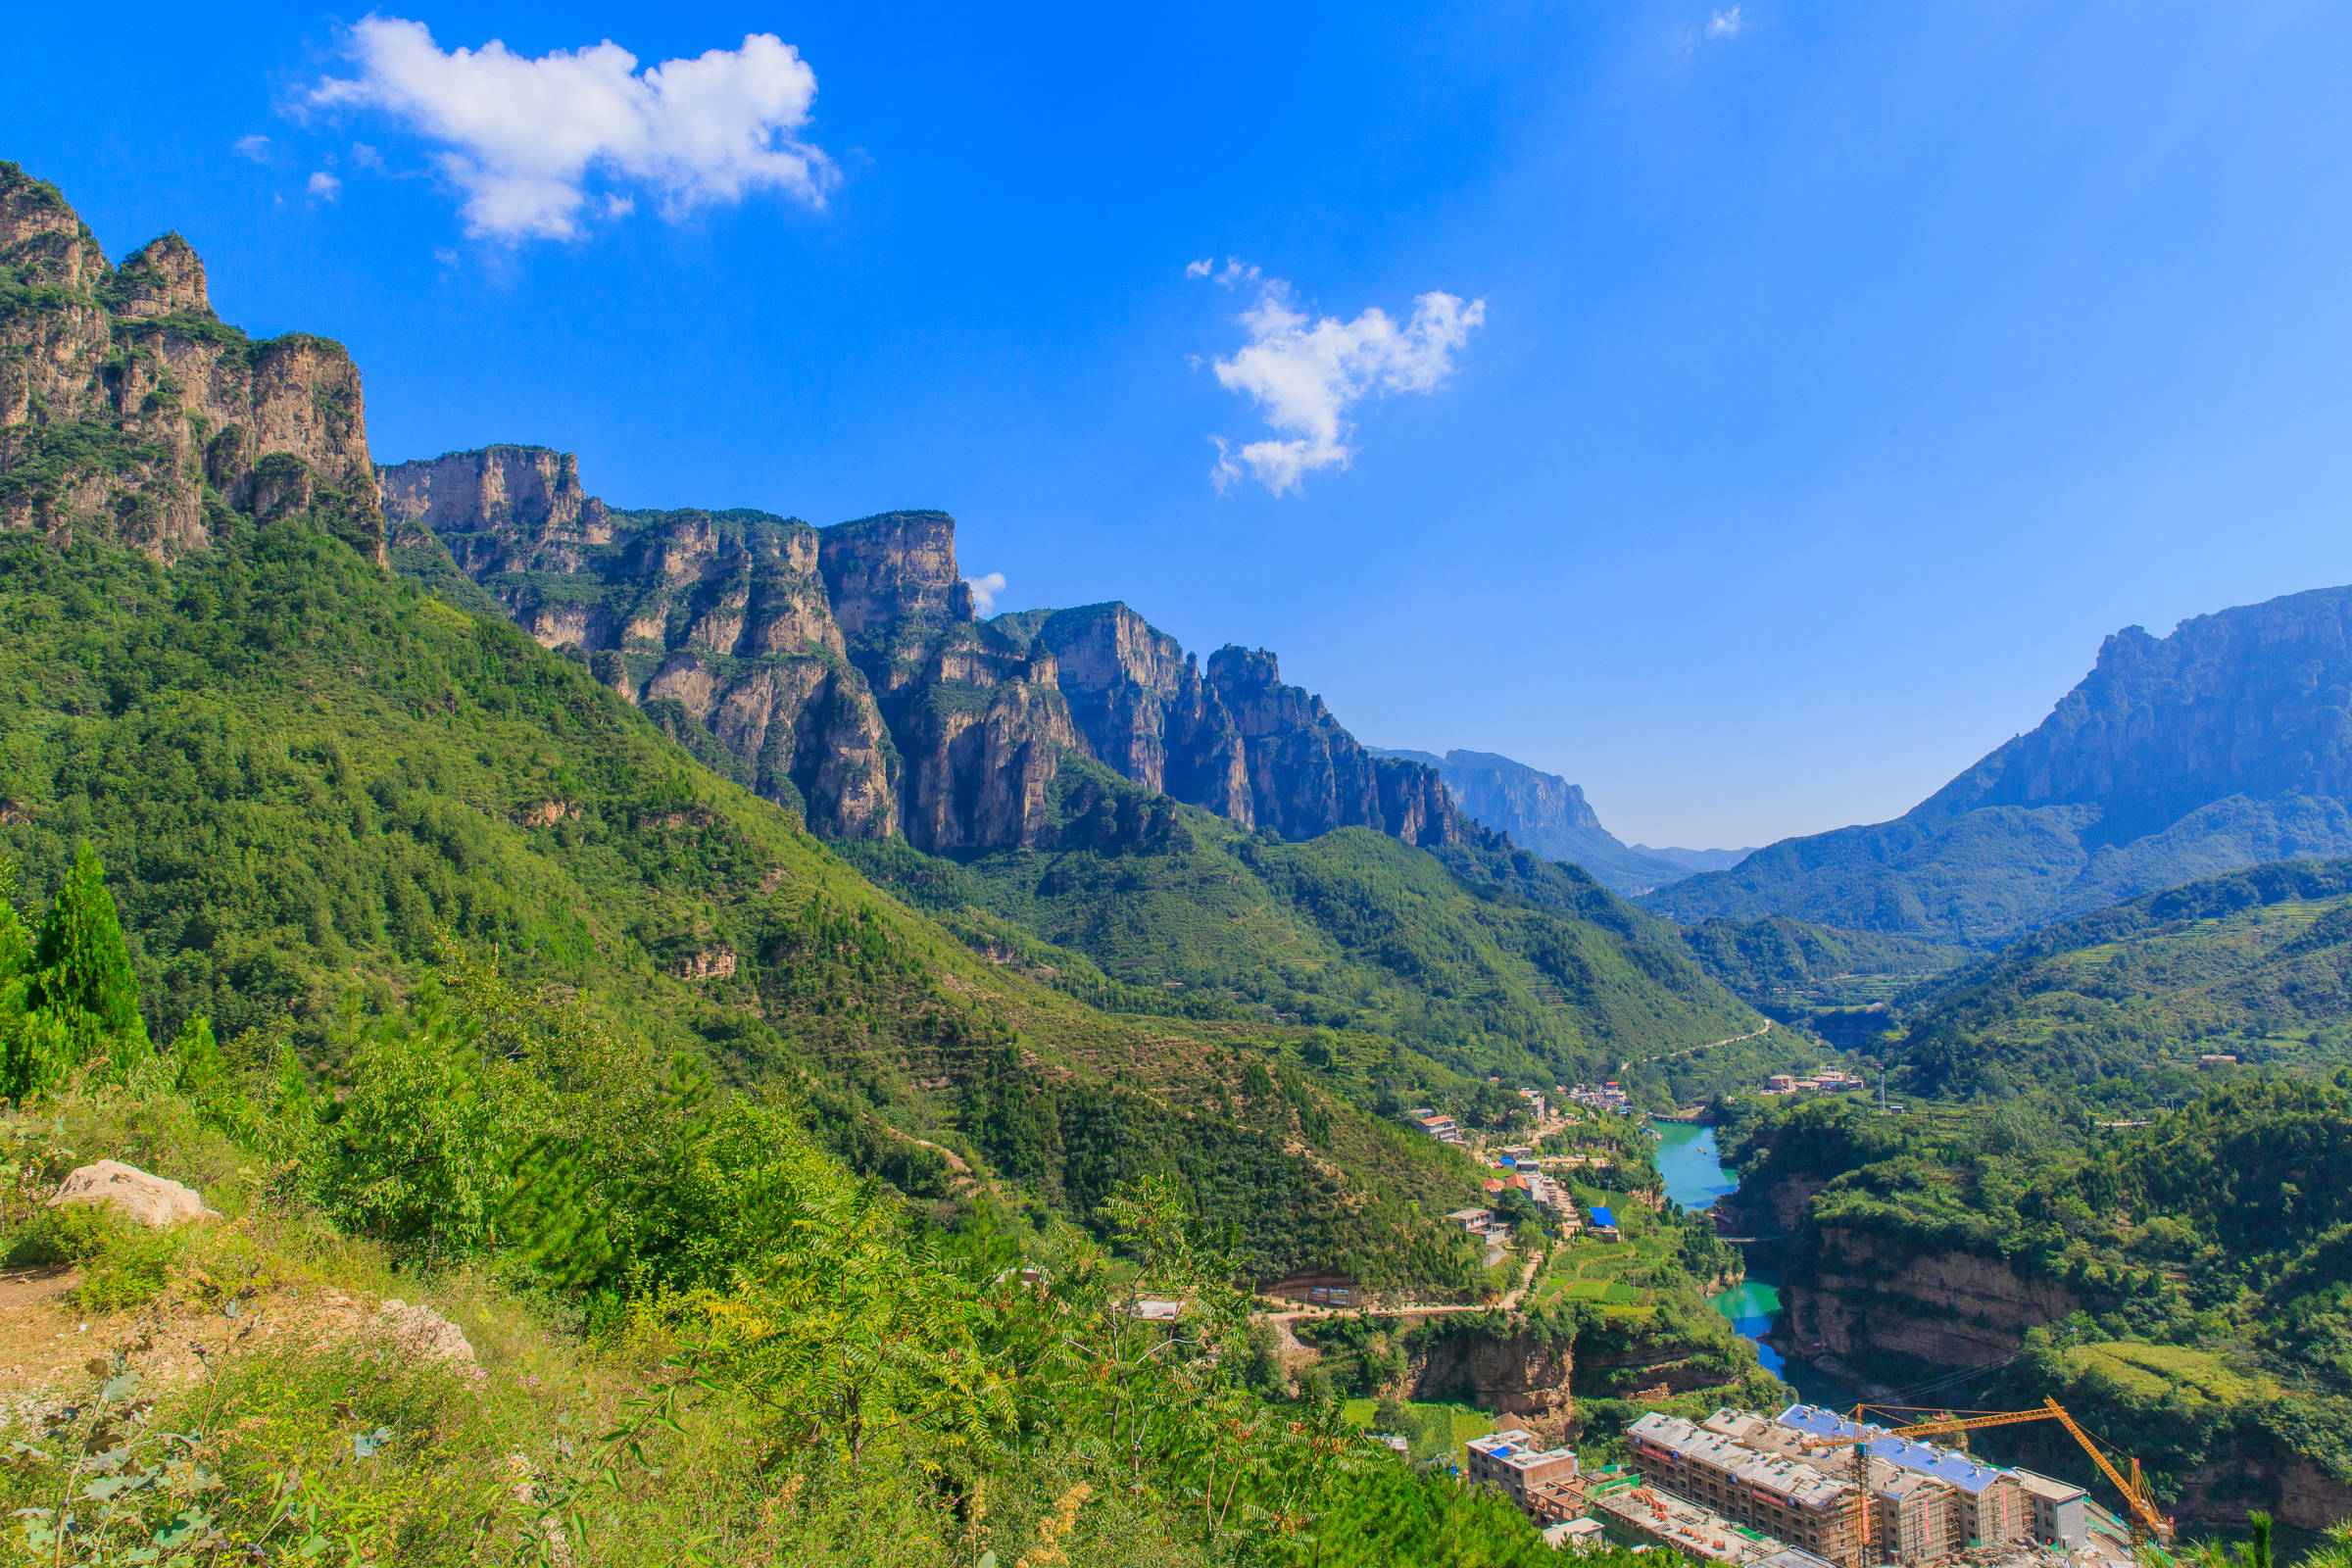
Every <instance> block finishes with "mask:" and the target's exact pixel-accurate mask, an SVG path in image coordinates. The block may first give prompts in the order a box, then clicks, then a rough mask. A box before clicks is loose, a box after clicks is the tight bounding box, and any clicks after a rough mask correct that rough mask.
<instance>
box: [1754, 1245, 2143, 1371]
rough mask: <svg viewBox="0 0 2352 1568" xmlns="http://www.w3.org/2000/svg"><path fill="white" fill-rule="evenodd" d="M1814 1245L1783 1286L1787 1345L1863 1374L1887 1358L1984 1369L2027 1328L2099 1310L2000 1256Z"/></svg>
mask: <svg viewBox="0 0 2352 1568" xmlns="http://www.w3.org/2000/svg"><path fill="white" fill-rule="evenodd" d="M1816 1241H1817V1254H1816V1256H1815V1257H1814V1259H1813V1261H1812V1264H1811V1266H1810V1267H1809V1268H1808V1269H1806V1271H1805V1272H1804V1274H1803V1275H1802V1276H1801V1278H1792V1279H1784V1280H1783V1282H1782V1286H1781V1299H1782V1302H1783V1304H1784V1305H1785V1306H1786V1308H1787V1310H1788V1313H1789V1319H1788V1326H1787V1329H1786V1330H1785V1334H1786V1337H1787V1339H1788V1341H1789V1347H1790V1348H1791V1350H1792V1352H1793V1353H1795V1354H1797V1355H1799V1356H1801V1357H1804V1358H1806V1359H1817V1358H1819V1357H1821V1356H1823V1355H1830V1356H1835V1357H1837V1358H1838V1360H1840V1361H1843V1362H1845V1363H1847V1364H1848V1365H1849V1366H1850V1365H1864V1366H1866V1365H1869V1364H1871V1363H1872V1362H1873V1360H1874V1359H1876V1358H1877V1357H1879V1356H1882V1355H1885V1354H1887V1353H1889V1352H1891V1353H1893V1354H1896V1355H1904V1356H1911V1357H1914V1358H1916V1359H1918V1360H1921V1361H1927V1362H1932V1363H1934V1364H1936V1365H1938V1366H1953V1367H1965V1366H1985V1365H1988V1364H1990V1363H1992V1362H1995V1361H2000V1360H2003V1359H2005V1358H2007V1357H2009V1356H2011V1355H2014V1354H2016V1353H2017V1348H2018V1346H2019V1345H2020V1344H2022V1343H2023V1341H2024V1339H2025V1333H2026V1330H2028V1329H2030V1328H2033V1327H2035V1326H2036V1325H2038V1324H2043V1323H2054V1322H2056V1321H2058V1320H2059V1319H2061V1318H2063V1317H2065V1316H2066V1315H2067V1314H2069V1313H2070V1312H2075V1311H2078V1310H2082V1309H2083V1308H2085V1307H2090V1308H2096V1307H2097V1306H2098V1305H2100V1304H2101V1303H2097V1302H2087V1301H2084V1300H2083V1299H2081V1298H2079V1297H2078V1296H2076V1295H2075V1294H2074V1293H2073V1292H2071V1291H2069V1290H2068V1289H2066V1287H2064V1286H2063V1285H2060V1284H2058V1283H2056V1282H2054V1281H2051V1280H2042V1279H2027V1278H2025V1277H2023V1276H2021V1275H2019V1274H2017V1273H2016V1272H2015V1271H2014V1270H2012V1269H2011V1268H2010V1267H2009V1266H2008V1265H2007V1264H2006V1263H2003V1262H2002V1261H2001V1260H2000V1259H1998V1258H1988V1257H1979V1256H1976V1255H1975V1254H1973V1253H1968V1252H1916V1251H1912V1250H1906V1249H1902V1248H1897V1247H1892V1246H1889V1245H1888V1244H1887V1242H1886V1241H1884V1240H1883V1239H1881V1238H1879V1237H1875V1236H1870V1235H1866V1234H1863V1233H1861V1232H1856V1231H1846V1230H1841V1229H1838V1228H1835V1227H1825V1228H1823V1229H1822V1230H1821V1231H1820V1232H1819V1233H1818V1236H1817V1238H1816ZM1898 1364H1899V1363H1898Z"/></svg>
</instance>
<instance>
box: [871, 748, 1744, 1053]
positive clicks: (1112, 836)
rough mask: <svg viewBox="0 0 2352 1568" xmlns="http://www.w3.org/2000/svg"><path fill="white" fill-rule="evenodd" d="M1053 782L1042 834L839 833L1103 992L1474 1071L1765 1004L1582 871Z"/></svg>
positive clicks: (963, 915)
mask: <svg viewBox="0 0 2352 1568" xmlns="http://www.w3.org/2000/svg"><path fill="white" fill-rule="evenodd" d="M1051 788H1052V801H1051V805H1052V811H1051V819H1052V826H1051V831H1050V834H1049V838H1050V842H1049V843H1048V844H1046V845H1043V846H1040V847H1037V848H1031V849H1019V850H1002V851H993V852H987V853H983V854H979V855H973V856H968V857H959V858H956V859H955V860H949V859H945V858H931V857H925V856H921V855H918V854H916V853H915V852H914V851H912V850H910V849H908V848H907V847H906V846H905V845H904V844H903V843H879V844H877V843H865V844H856V845H844V846H842V847H841V852H842V853H843V854H844V855H846V856H848V857H850V858H853V859H854V860H855V861H856V863H857V864H858V866H859V867H860V868H861V869H863V870H864V871H865V872H866V873H867V874H868V875H869V876H871V877H873V878H874V879H875V880H876V881H877V882H878V883H880V884H881V885H883V886H886V887H889V888H891V889H893V890H894V891H896V892H898V893H899V894H900V895H901V896H902V897H904V898H906V899H907V900H908V901H910V902H913V903H916V904H918V905H920V906H921V907H925V908H928V909H931V910H933V911H935V912H937V913H939V914H941V915H942V916H943V917H946V918H948V919H950V920H951V921H960V922H963V923H965V925H966V926H967V927H968V928H969V929H971V931H972V933H973V939H974V940H976V941H978V942H980V943H981V944H982V945H983V946H985V945H986V944H987V943H988V941H989V940H991V936H992V934H993V935H994V936H995V937H996V938H997V939H998V940H1002V941H1005V942H1009V943H1015V944H1017V943H1019V942H1021V941H1022V940H1023V938H1024V936H1025V937H1027V938H1033V939H1035V940H1036V941H1037V942H1042V943H1043V944H1046V945H1048V946H1050V947H1052V948H1054V949H1057V950H1062V953H1063V955H1064V956H1061V957H1059V958H1056V957H1054V956H1050V955H1042V954H1041V955H1037V957H1038V959H1039V961H1043V962H1047V963H1050V964H1052V965H1053V967H1054V969H1055V971H1056V975H1057V977H1058V978H1059V980H1060V982H1061V983H1062V984H1063V985H1064V986H1065V987H1070V988H1074V989H1081V990H1084V989H1085V988H1087V987H1090V986H1092V987H1103V986H1104V985H1108V986H1111V987H1113V988H1115V994H1106V995H1104V996H1103V1000H1104V1001H1105V1002H1106V1003H1108V1004H1109V1005H1116V1006H1119V1007H1123V1008H1128V1009H1148V1010H1152V1011H1155V1012H1162V1013H1171V1014H1173V1013H1189V1014H1192V1015H1196V1016H1200V1017H1204V1018H1227V1019H1234V1020H1249V1019H1254V1020H1259V1021H1262V1022H1265V1023H1284V1024H1294V1023H1295V1024H1299V1025H1309V1026H1320V1027H1322V1028H1325V1029H1329V1030H1335V1031H1341V1032H1344V1033H1354V1034H1363V1035H1376V1036H1383V1037H1387V1038H1389V1039H1393V1040H1396V1041H1399V1042H1402V1043H1403V1044H1405V1045H1407V1046H1409V1047H1411V1048H1412V1049H1413V1050H1414V1051H1415V1052H1417V1053H1419V1054H1426V1055H1427V1056H1429V1057H1431V1058H1434V1059H1435V1060H1436V1061H1437V1062H1440V1063H1443V1064H1444V1065H1445V1066H1446V1067H1447V1068H1450V1069H1452V1070H1453V1071H1454V1072H1456V1073H1460V1074H1465V1075H1468V1076H1471V1077H1473V1078H1484V1077H1486V1076H1488V1075H1490V1074H1493V1075H1499V1076H1502V1077H1504V1078H1505V1079H1506V1080H1507V1081H1510V1082H1512V1083H1519V1082H1525V1083H1531V1084H1551V1083H1558V1082H1576V1081H1578V1080H1580V1079H1589V1078H1593V1077H1614V1076H1616V1075H1617V1068H1618V1064H1619V1063H1621V1062H1624V1061H1627V1060H1629V1059H1631V1060H1643V1059H1648V1058H1651V1057H1657V1056H1663V1055H1669V1054H1674V1053H1676V1052H1679V1051H1683V1050H1687V1049H1689V1048H1691V1047H1694V1046H1703V1045H1706V1044H1708V1043H1710V1042H1714V1041H1718V1040H1723V1039H1726V1038H1728V1037H1731V1036H1735V1035H1741V1034H1746V1033H1748V1032H1750V1031H1752V1030H1754V1029H1756V1028H1757V1027H1759V1026H1760V1025H1761V1024H1762V1022H1763V1020H1762V1019H1761V1018H1760V1017H1758V1016H1756V1015H1755V1014H1754V1013H1753V1012H1752V1011H1751V1010H1750V1009H1749V1008H1747V1007H1746V1006H1745V1005H1742V1004H1740V1002H1739V1001H1738V1000H1737V999H1736V998H1734V997H1732V996H1730V995H1728V994H1726V993H1725V992H1724V991H1723V990H1722V988H1720V987H1719V986H1717V985H1715V984H1714V983H1713V982H1712V981H1710V980H1709V979H1708V978H1707V977H1706V975H1705V974H1704V973H1703V972H1702V971H1701V970H1700V969H1699V967H1698V966H1697V964H1696V963H1695V962H1693V961H1692V959H1691V956H1689V955H1688V954H1687V953H1685V952H1684V951H1683V950H1682V947H1681V944H1680V943H1679V942H1678V941H1677V940H1676V938H1675V935H1674V931H1673V928H1672V927H1671V926H1669V925H1667V924H1666V923H1665V922H1663V921H1660V920H1658V919H1656V918H1655V917H1653V916H1650V915H1646V914H1644V913H1642V911H1640V910H1638V909H1636V908H1634V907H1632V906H1630V905H1628V904H1626V903H1625V902H1624V901H1623V900H1621V899H1618V898H1617V897H1616V896H1615V895H1613V894H1611V893H1609V892H1608V891H1607V890H1606V889H1604V888H1602V887H1600V886H1599V884H1597V883H1596V882H1594V881H1593V879H1592V878H1591V877H1589V876H1587V875H1586V874H1585V873H1583V872H1582V871H1578V870H1575V869H1573V868H1569V867H1563V866H1558V865H1553V864H1550V863H1548V862H1544V861H1541V860H1537V859H1535V858H1533V857H1530V856H1525V855H1518V856H1511V855H1507V854H1500V855H1498V854H1496V853H1495V852H1481V851H1472V850H1467V849H1446V850H1440V851H1434V852H1433V851H1427V850H1420V849H1415V848H1413V847H1411V846H1409V845H1405V844H1400V843H1398V842H1397V840H1395V839H1392V838H1388V837H1386V836H1384V835H1381V834H1378V833H1374V832H1371V831H1369V830H1367V829H1360V828H1348V829H1343V830H1341V831H1339V832H1336V833H1329V834H1325V835H1323V836H1322V837H1319V838H1314V839H1309V840H1305V841H1303V842H1299V843H1285V842H1283V841H1281V840H1278V839H1275V838H1272V837H1271V836H1268V835H1262V834H1252V833H1250V832H1249V831H1248V830H1246V829H1243V828H1241V827H1239V826H1237V825H1235V824H1234V823H1232V822H1230V821H1228V820H1226V819H1224V818H1222V817H1217V816H1213V815H1210V814H1209V813H1207V812H1205V811H1201V810H1197V809H1193V808H1190V807H1179V806H1176V805H1174V804H1173V803H1171V802H1168V801H1167V800H1166V799H1165V798H1164V797H1157V796H1153V795H1152V794H1151V793H1150V792H1149V791H1146V790H1144V789H1142V788H1141V787H1140V786H1137V785H1134V784H1131V783H1128V782H1127V781H1125V780H1123V779H1120V778H1119V777H1117V776H1116V775H1115V774H1113V773H1111V772H1110V771H1109V770H1108V769H1106V768H1103V767H1101V766H1098V765H1096V764H1093V763H1089V762H1085V761H1082V760H1076V759H1073V760H1069V761H1067V762H1065V763H1064V765H1063V767H1062V769H1061V771H1060V773H1059V775H1058V776H1057V777H1056V778H1055V779H1054V784H1053V785H1052V787H1051ZM1073 954H1074V955H1078V956H1081V957H1082V959H1083V962H1082V963H1080V964H1078V965H1075V966H1073V965H1072V964H1071V963H1070V962H1069V960H1068V958H1067V956H1066V955H1073Z"/></svg>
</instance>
